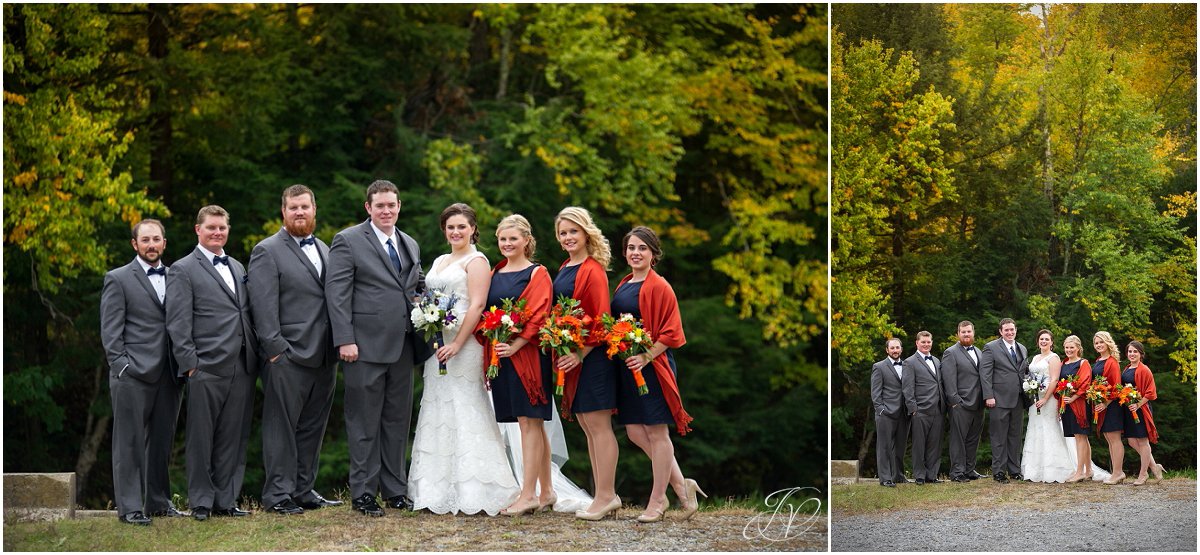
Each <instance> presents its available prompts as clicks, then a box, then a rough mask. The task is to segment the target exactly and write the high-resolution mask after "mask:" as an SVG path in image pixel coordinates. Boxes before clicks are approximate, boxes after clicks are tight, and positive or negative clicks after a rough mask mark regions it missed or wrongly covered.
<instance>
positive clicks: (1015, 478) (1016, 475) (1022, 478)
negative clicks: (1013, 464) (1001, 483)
mask: <svg viewBox="0 0 1200 555" xmlns="http://www.w3.org/2000/svg"><path fill="white" fill-rule="evenodd" d="M1009 478H1010V479H1013V480H1016V481H1018V482H1020V481H1021V480H1024V479H1025V477H1024V476H1022V475H1021V474H1020V473H1017V474H1012V475H1009Z"/></svg>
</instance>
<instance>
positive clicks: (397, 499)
mask: <svg viewBox="0 0 1200 555" xmlns="http://www.w3.org/2000/svg"><path fill="white" fill-rule="evenodd" d="M387 506H388V507H391V508H393V509H404V510H406V511H411V510H413V500H412V499H409V498H408V496H407V495H394V496H392V497H389V498H388V502H387Z"/></svg>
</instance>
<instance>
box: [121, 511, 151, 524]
mask: <svg viewBox="0 0 1200 555" xmlns="http://www.w3.org/2000/svg"><path fill="white" fill-rule="evenodd" d="M120 520H121V522H124V523H125V524H137V525H139V526H150V517H148V516H146V515H144V514H142V511H133V512H132V513H125V514H123V515H121V518H120Z"/></svg>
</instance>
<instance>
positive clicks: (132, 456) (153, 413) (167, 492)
mask: <svg viewBox="0 0 1200 555" xmlns="http://www.w3.org/2000/svg"><path fill="white" fill-rule="evenodd" d="M108 389H109V393H110V394H111V397H112V410H113V433H112V462H113V490H114V492H113V493H114V496H113V497H114V500H113V501H114V504H115V505H116V506H117V515H118V516H121V515H125V514H128V513H132V512H134V511H142V512H144V513H147V514H148V513H155V512H159V511H165V510H167V508H168V507H171V477H170V473H169V472H168V468H169V466H170V460H171V450H172V449H171V448H172V447H173V446H174V444H175V423H176V422H178V420H179V386H178V385H176V383H175V377H174V376H173V375H172V374H171V372H165V371H164V372H161V373H160V375H159V379H158V382H157V383H146V382H143V381H141V380H139V379H136V378H134V377H132V376H131V375H129V374H128V373H126V374H124V375H120V377H113V376H112V375H111V374H110V375H109V378H108Z"/></svg>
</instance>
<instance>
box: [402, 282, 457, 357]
mask: <svg viewBox="0 0 1200 555" xmlns="http://www.w3.org/2000/svg"><path fill="white" fill-rule="evenodd" d="M457 304H458V295H457V294H455V293H446V292H445V291H442V290H440V289H430V290H426V291H425V292H424V293H422V294H421V296H420V297H418V298H417V304H416V306H414V307H413V309H412V314H411V315H409V318H410V319H411V320H412V323H413V327H415V328H416V329H418V330H420V331H421V333H422V334H424V335H425V341H429V340H430V339H433V340H434V341H433V350H434V351H437V350H438V349H440V348H441V347H442V345H445V344H446V340H445V338H443V336H442V333H443V332H447V331H454V328H456V327H458V321H459V318H458V316H459V315H458V311H457V310H456V305H457ZM438 374H440V375H443V376H445V375H446V363H445V362H442V361H438Z"/></svg>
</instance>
